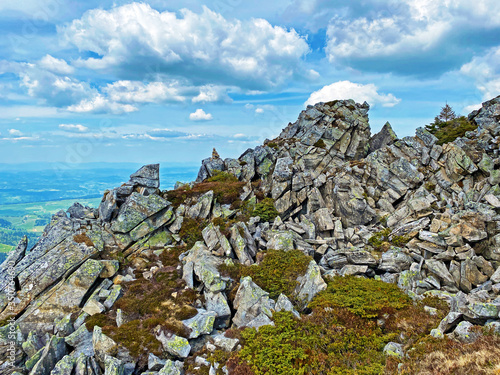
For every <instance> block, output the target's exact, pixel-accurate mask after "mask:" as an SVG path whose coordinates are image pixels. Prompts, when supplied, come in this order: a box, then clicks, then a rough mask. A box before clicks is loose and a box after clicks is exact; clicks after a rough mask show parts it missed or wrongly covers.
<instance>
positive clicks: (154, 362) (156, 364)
mask: <svg viewBox="0 0 500 375" xmlns="http://www.w3.org/2000/svg"><path fill="white" fill-rule="evenodd" d="M166 362H167V361H166V360H164V359H160V358H158V357H157V356H155V355H154V354H153V353H149V355H148V370H151V371H159V370H161V369H162V368H163V367H164V366H165V364H166Z"/></svg>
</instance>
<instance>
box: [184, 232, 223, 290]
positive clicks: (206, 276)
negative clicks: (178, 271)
mask: <svg viewBox="0 0 500 375" xmlns="http://www.w3.org/2000/svg"><path fill="white" fill-rule="evenodd" d="M182 262H183V263H184V267H183V276H182V277H183V279H184V280H185V281H186V284H187V286H188V287H190V288H193V286H194V284H193V276H194V275H196V276H197V277H198V279H199V280H200V281H201V282H202V283H203V284H204V285H205V288H207V289H208V290H209V291H211V292H213V293H216V292H220V291H222V290H224V289H226V281H225V279H224V278H223V277H222V276H221V274H220V272H219V270H218V267H219V266H220V265H221V264H222V263H223V260H222V259H221V258H219V257H216V256H214V255H212V254H211V253H210V251H209V250H208V248H207V247H206V246H205V244H204V243H203V242H197V243H196V244H195V245H194V246H193V248H192V249H191V250H189V252H188V254H187V255H186V257H184V259H183V260H182Z"/></svg>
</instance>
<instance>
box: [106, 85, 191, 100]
mask: <svg viewBox="0 0 500 375" xmlns="http://www.w3.org/2000/svg"><path fill="white" fill-rule="evenodd" d="M102 91H103V92H105V93H106V94H107V95H108V97H109V99H110V100H111V101H113V102H121V103H159V102H164V101H172V102H183V101H185V100H186V97H185V96H184V95H183V94H182V93H181V91H182V86H181V85H180V83H179V82H178V81H171V82H150V83H143V82H139V81H117V82H113V83H112V84H108V85H107V86H106V87H105V88H104V89H103V90H102Z"/></svg>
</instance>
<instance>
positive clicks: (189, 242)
mask: <svg viewBox="0 0 500 375" xmlns="http://www.w3.org/2000/svg"><path fill="white" fill-rule="evenodd" d="M207 224H208V223H207V221H206V220H201V219H192V218H189V217H185V218H184V221H183V222H182V226H181V230H180V231H179V236H180V237H181V239H182V240H183V241H184V242H185V243H186V246H187V247H188V248H191V247H193V246H194V244H195V243H196V242H197V241H202V240H203V236H202V235H201V231H202V230H203V228H205V227H206V226H207Z"/></svg>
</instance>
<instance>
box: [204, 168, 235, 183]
mask: <svg viewBox="0 0 500 375" xmlns="http://www.w3.org/2000/svg"><path fill="white" fill-rule="evenodd" d="M206 182H238V179H237V178H236V176H235V175H233V174H231V173H228V172H221V171H214V175H213V176H212V177H209V178H207V179H206Z"/></svg>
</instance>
